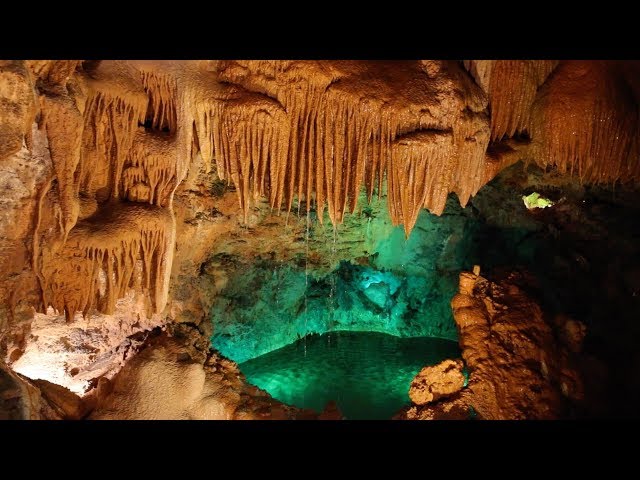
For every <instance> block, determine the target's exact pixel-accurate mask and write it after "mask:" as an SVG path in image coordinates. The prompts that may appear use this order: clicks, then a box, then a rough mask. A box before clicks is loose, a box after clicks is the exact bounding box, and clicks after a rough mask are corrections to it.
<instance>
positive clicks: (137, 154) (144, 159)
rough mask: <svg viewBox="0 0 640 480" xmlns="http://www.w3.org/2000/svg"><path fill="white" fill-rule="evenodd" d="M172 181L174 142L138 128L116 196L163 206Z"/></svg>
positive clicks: (172, 184) (166, 201) (174, 169)
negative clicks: (118, 194) (119, 190)
mask: <svg viewBox="0 0 640 480" xmlns="http://www.w3.org/2000/svg"><path fill="white" fill-rule="evenodd" d="M176 184H177V178H176V149H175V143H174V142H172V141H171V140H170V139H168V138H166V137H164V136H161V135H154V134H149V133H146V132H145V131H144V129H139V130H138V133H137V134H136V136H135V138H134V141H133V144H132V147H131V150H130V154H129V158H128V159H127V160H126V163H125V167H124V170H123V174H122V182H121V183H120V188H121V192H120V195H121V196H122V197H123V198H127V199H129V200H131V201H134V202H147V203H149V204H151V205H158V206H162V207H164V206H166V205H167V204H168V201H169V194H170V192H171V191H172V190H173V188H174V187H175V186H176Z"/></svg>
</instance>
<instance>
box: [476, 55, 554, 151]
mask: <svg viewBox="0 0 640 480" xmlns="http://www.w3.org/2000/svg"><path fill="white" fill-rule="evenodd" d="M557 64H558V62H557V61H556V60H469V61H466V62H465V66H466V67H467V69H468V70H469V71H470V73H471V74H472V75H473V76H474V78H475V79H476V81H477V82H478V84H479V85H480V86H481V87H482V89H483V90H484V91H485V92H487V94H488V95H489V104H490V109H491V139H492V140H499V139H501V138H503V137H505V136H507V137H513V136H514V135H515V134H516V133H522V132H525V131H527V132H529V130H530V114H531V106H532V105H533V102H534V100H535V97H536V92H537V90H538V88H539V87H540V86H541V85H542V84H543V83H544V81H545V80H546V79H547V77H548V76H549V74H550V73H551V72H552V71H553V70H554V68H556V66H557Z"/></svg>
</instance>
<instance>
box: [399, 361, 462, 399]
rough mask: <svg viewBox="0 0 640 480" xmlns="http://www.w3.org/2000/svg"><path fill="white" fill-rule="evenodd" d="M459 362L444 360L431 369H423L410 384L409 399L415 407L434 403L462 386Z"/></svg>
mask: <svg viewBox="0 0 640 480" xmlns="http://www.w3.org/2000/svg"><path fill="white" fill-rule="evenodd" d="M462 368H463V365H462V361H461V360H445V361H443V362H440V363H439V364H438V365H434V366H433V367H424V368H423V369H422V370H420V372H418V375H416V377H415V378H414V379H413V381H412V382H411V387H410V388H409V398H410V399H411V401H412V402H413V403H415V404H416V405H425V404H427V403H431V402H435V401H437V400H440V399H441V398H443V397H447V396H449V395H451V394H452V393H456V392H457V391H459V390H460V389H461V388H462V387H463V386H464V375H463V373H462Z"/></svg>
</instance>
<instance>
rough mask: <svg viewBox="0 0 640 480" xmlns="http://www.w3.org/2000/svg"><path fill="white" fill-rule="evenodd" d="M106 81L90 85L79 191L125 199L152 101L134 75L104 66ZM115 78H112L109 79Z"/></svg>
mask: <svg viewBox="0 0 640 480" xmlns="http://www.w3.org/2000/svg"><path fill="white" fill-rule="evenodd" d="M101 67H103V68H105V70H106V71H105V72H104V73H102V75H103V76H104V78H103V77H100V78H99V79H97V80H90V81H89V87H90V89H89V96H88V98H87V103H86V108H85V114H84V134H83V137H82V143H83V148H82V154H83V158H82V162H81V164H80V171H79V172H77V174H76V175H77V178H78V179H79V182H78V186H77V188H78V190H81V191H83V192H85V193H87V194H89V195H92V194H94V192H95V191H97V190H99V189H106V190H107V191H108V192H109V193H108V197H106V198H101V199H100V200H101V201H104V200H107V199H108V198H114V199H117V198H119V197H120V195H121V188H120V185H121V180H122V178H121V177H122V172H123V169H124V165H125V161H126V160H127V158H128V156H129V154H130V150H131V146H132V145H133V139H134V136H135V135H136V133H137V131H138V124H142V123H144V121H145V115H146V112H147V103H148V98H147V95H146V93H145V91H144V90H143V89H142V86H141V85H139V82H138V84H136V83H135V79H134V78H132V77H133V73H132V72H128V71H126V69H124V68H123V67H120V65H119V64H117V63H116V64H115V65H110V64H109V63H108V62H103V63H102V64H101ZM108 75H112V76H108Z"/></svg>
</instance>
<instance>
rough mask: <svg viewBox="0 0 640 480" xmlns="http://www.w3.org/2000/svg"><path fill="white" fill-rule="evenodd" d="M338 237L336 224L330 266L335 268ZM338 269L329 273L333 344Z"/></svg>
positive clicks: (330, 326) (330, 321)
mask: <svg viewBox="0 0 640 480" xmlns="http://www.w3.org/2000/svg"><path fill="white" fill-rule="evenodd" d="M337 239H338V228H337V227H336V225H333V241H332V244H331V258H330V262H331V264H330V266H329V268H331V269H333V266H334V264H335V261H336V242H337ZM336 283H337V282H336V270H332V271H331V273H330V275H329V285H330V289H329V322H328V328H327V330H328V333H327V344H328V345H329V346H331V329H332V328H333V324H334V320H335V310H336V298H335V297H336Z"/></svg>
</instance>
